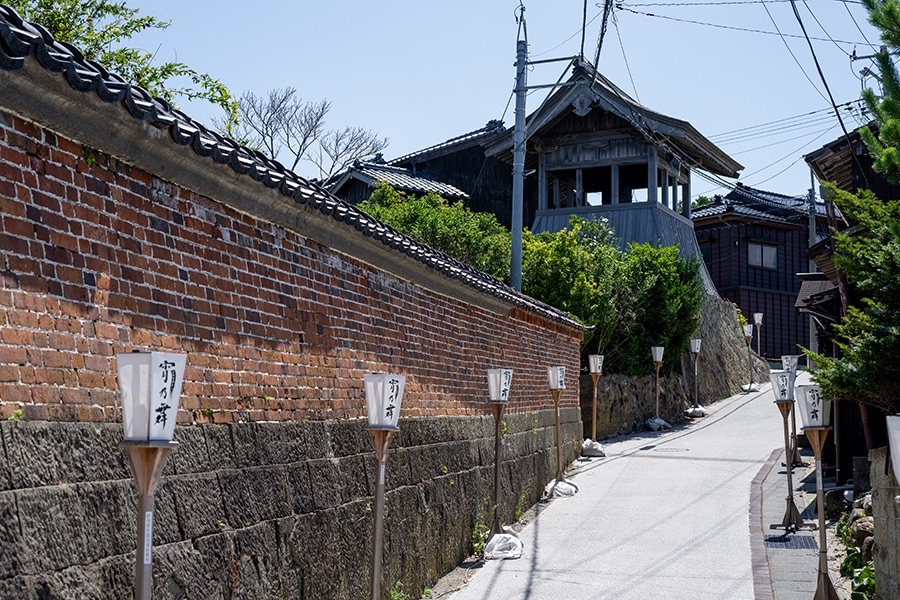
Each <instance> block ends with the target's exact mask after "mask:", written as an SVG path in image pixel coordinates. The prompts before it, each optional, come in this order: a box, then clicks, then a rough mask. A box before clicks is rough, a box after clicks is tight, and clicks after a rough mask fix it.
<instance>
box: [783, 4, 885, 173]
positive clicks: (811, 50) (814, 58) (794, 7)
mask: <svg viewBox="0 0 900 600" xmlns="http://www.w3.org/2000/svg"><path fill="white" fill-rule="evenodd" d="M791 7H793V9H794V16H795V17H797V22H798V23H799V24H800V30H801V31H803V36H804V37H806V43H807V45H808V46H809V51H810V53H811V54H812V57H813V62H814V63H815V64H816V70H817V71H818V72H819V77H820V78H821V79H822V85H824V86H825V91H826V92H828V99H829V100H830V101H831V106H832V107H834V114H835V116H836V117H837V120H838V123H840V124H841V131H843V132H844V137H845V138H846V139H847V144H848V145H849V144H850V134H849V133H847V127H846V126H845V125H844V120H843V119H842V118H841V113H840V111H839V110H838V108H837V104H836V103H835V101H834V96H833V95H832V93H831V88H830V87H829V85H828V81H827V80H826V79H825V73H823V72H822V66H821V65H820V64H819V58H818V57H817V56H816V51H815V49H814V48H813V45H812V42H811V41H810V40H809V36H807V35H806V26H805V25H804V24H803V19H801V18H800V13H799V12H798V11H797V5H796V4H795V3H794V1H793V0H791ZM850 155H851V156H852V157H853V162H854V163H856V168H857V169H859V174H860V175H861V176H862V178H863V181H864V182H865V184H866V187H869V181H868V178H867V177H866V172H865V170H864V169H863V168H862V165H861V164H860V162H859V158H857V156H856V153H855V152H851V153H850Z"/></svg>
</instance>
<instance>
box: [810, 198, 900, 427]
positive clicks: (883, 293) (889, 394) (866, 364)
mask: <svg viewBox="0 0 900 600" xmlns="http://www.w3.org/2000/svg"><path fill="white" fill-rule="evenodd" d="M833 191H834V194H835V204H837V206H838V207H839V208H840V209H841V212H842V213H843V214H844V216H845V217H847V218H849V219H850V220H851V222H855V223H857V224H858V225H857V226H856V227H854V228H853V229H850V230H847V231H845V232H840V233H835V234H834V241H835V257H834V258H835V264H836V265H837V266H838V268H840V269H841V270H842V271H843V273H844V274H845V275H846V277H847V280H848V281H849V282H850V283H851V284H852V285H853V287H854V291H855V292H856V293H857V294H858V295H859V296H861V298H860V300H859V301H858V302H857V303H855V305H854V306H851V307H850V308H849V310H848V313H847V315H846V316H845V317H844V318H843V319H842V320H841V322H840V323H839V324H837V325H835V333H836V339H835V344H836V345H837V347H838V348H839V349H840V351H841V357H840V358H831V357H828V356H824V355H820V354H813V355H812V356H813V358H814V360H815V362H816V365H817V367H818V369H817V371H816V372H815V378H816V380H817V381H818V382H819V383H820V384H821V386H822V391H823V393H825V394H826V395H828V396H829V397H831V398H834V399H837V400H852V401H855V402H860V403H862V404H867V405H870V406H874V407H877V408H879V409H881V410H882V411H884V412H885V413H888V414H893V413H895V412H898V411H900V390H898V388H897V382H898V381H900V362H898V361H897V356H900V281H898V279H897V273H898V272H900V202H897V201H892V202H887V203H882V202H881V201H879V200H878V199H877V198H875V197H874V195H873V194H872V193H871V192H860V193H859V194H858V195H853V194H849V193H847V192H843V191H838V190H834V189H833Z"/></svg>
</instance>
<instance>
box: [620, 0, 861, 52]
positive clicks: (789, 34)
mask: <svg viewBox="0 0 900 600" xmlns="http://www.w3.org/2000/svg"><path fill="white" fill-rule="evenodd" d="M785 1H788V2H789V1H790V0H766V2H775V3H777V2H785ZM760 3H762V4H765V2H762V1H761V0H757V1H756V2H753V3H752V4H760ZM628 6H629V5H626V4H617V5H616V8H618V9H619V10H624V11H626V12H630V13H633V14H635V15H640V16H642V17H655V18H657V19H666V20H668V21H676V22H678V23H689V24H691V25H703V26H705V27H716V28H719V29H728V30H731V31H743V32H745V33H759V34H762V35H777V36H780V37H788V38H797V39H804V38H803V36H802V35H796V34H792V33H780V32H774V31H765V30H764V29H750V28H748V27H736V26H734V25H721V24H718V23H708V22H705V21H695V20H693V19H681V18H678V17H671V16H668V15H657V14H654V13H648V12H643V11H639V10H633V9H631V8H628ZM666 6H671V5H666ZM810 39H812V40H815V41H817V42H830V41H834V42H836V43H838V44H849V45H851V46H852V45H855V44H858V43H859V42H851V41H848V40H830V39H826V38H815V37H814V38H810Z"/></svg>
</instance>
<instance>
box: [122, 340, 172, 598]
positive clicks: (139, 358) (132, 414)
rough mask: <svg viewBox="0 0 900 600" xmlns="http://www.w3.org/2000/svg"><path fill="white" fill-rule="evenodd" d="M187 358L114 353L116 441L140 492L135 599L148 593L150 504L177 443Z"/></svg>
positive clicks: (150, 583) (150, 535) (150, 590)
mask: <svg viewBox="0 0 900 600" xmlns="http://www.w3.org/2000/svg"><path fill="white" fill-rule="evenodd" d="M185 363H186V356H185V355H184V354H171V353H166V352H131V353H128V354H117V355H116V366H117V373H116V378H117V380H118V385H119V393H120V394H121V396H122V425H123V429H124V438H125V439H124V441H123V442H122V443H121V445H120V447H121V448H122V449H123V450H124V451H125V455H126V456H127V457H128V464H129V466H130V467H131V472H132V474H133V475H134V482H135V487H136V488H137V493H138V523H137V548H136V552H135V561H134V573H135V586H134V597H135V600H150V598H151V597H152V588H153V585H152V584H153V505H154V501H155V497H156V487H157V484H158V483H159V477H160V475H161V474H162V471H163V468H164V467H165V466H166V459H167V458H168V456H169V452H171V451H172V449H173V448H176V447H177V446H178V442H175V441H173V440H172V437H173V435H174V434H175V421H176V417H177V415H178V403H179V401H180V399H181V381H182V376H183V374H184V367H185Z"/></svg>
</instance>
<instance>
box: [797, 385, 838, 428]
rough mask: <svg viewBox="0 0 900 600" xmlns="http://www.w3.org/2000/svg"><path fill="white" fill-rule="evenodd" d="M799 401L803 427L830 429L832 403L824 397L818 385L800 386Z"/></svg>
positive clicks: (798, 391)
mask: <svg viewBox="0 0 900 600" xmlns="http://www.w3.org/2000/svg"><path fill="white" fill-rule="evenodd" d="M797 400H798V403H799V405H800V418H801V420H802V421H803V427H804V428H806V427H828V425H829V424H830V423H831V415H830V414H829V413H830V409H831V401H829V400H826V399H825V398H824V397H823V396H822V389H821V388H820V387H819V386H818V385H798V386H797Z"/></svg>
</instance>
